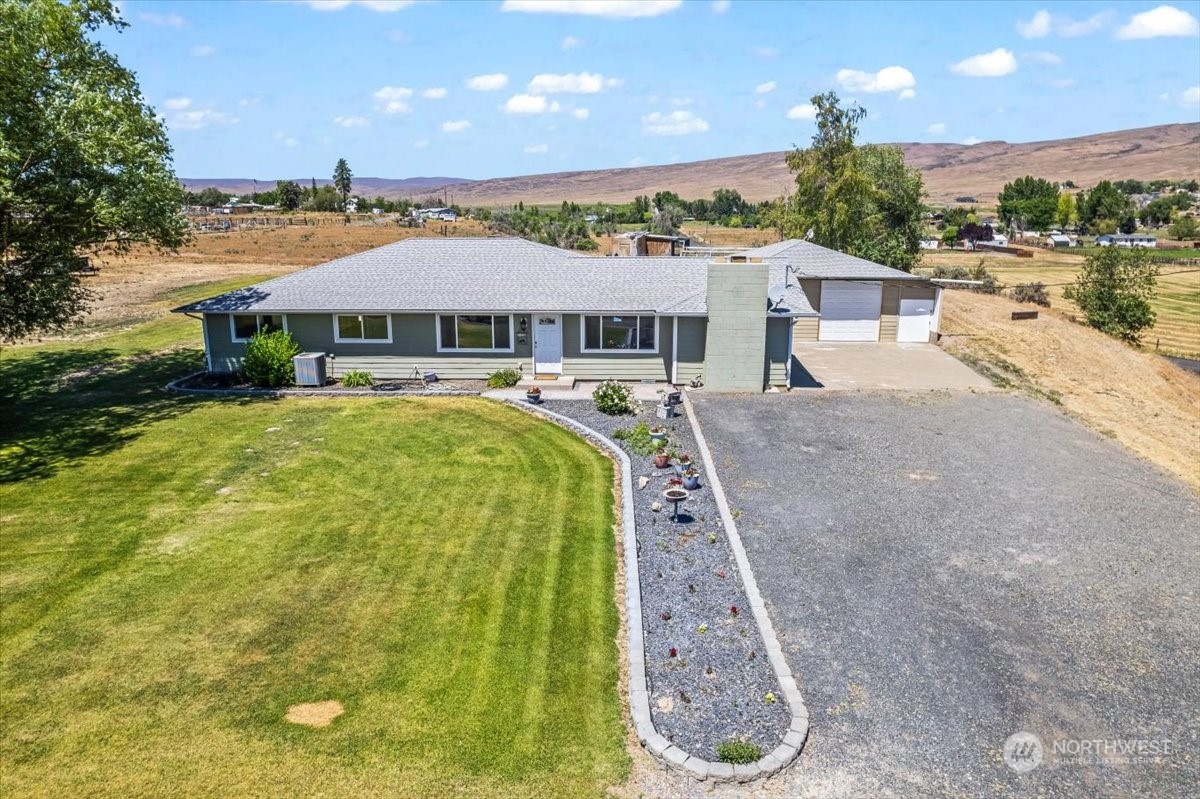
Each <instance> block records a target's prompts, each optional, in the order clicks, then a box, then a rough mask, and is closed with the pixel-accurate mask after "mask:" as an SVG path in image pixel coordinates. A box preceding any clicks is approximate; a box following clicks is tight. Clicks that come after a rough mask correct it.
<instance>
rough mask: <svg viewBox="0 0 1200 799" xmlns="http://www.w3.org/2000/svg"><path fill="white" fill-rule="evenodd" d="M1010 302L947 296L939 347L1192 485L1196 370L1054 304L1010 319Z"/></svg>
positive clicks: (1199, 420) (1199, 459) (1196, 453)
mask: <svg viewBox="0 0 1200 799" xmlns="http://www.w3.org/2000/svg"><path fill="white" fill-rule="evenodd" d="M1017 307H1021V306H1018V304H1017V303H1014V302H1012V301H1011V300H1008V299H1004V298H1001V297H986V296H981V295H977V294H969V293H966V292H961V291H951V292H948V294H947V296H946V300H945V305H944V308H943V316H942V330H943V333H944V334H946V336H945V337H944V338H943V344H944V346H945V347H946V349H947V350H949V351H950V352H953V353H954V354H956V355H958V356H959V357H960V358H962V359H963V360H965V361H967V362H968V363H972V364H973V365H975V367H976V368H977V369H979V370H980V371H982V372H984V373H985V374H989V375H990V376H992V378H993V380H994V381H996V382H998V383H1000V384H1001V385H1008V386H1012V387H1014V388H1018V389H1022V390H1026V391H1030V392H1032V393H1035V394H1039V395H1041V396H1044V397H1046V398H1048V399H1050V400H1051V401H1053V402H1056V403H1058V404H1060V405H1061V406H1062V408H1063V409H1064V410H1065V411H1066V412H1067V413H1069V414H1071V415H1072V416H1074V417H1075V418H1077V419H1079V420H1080V421H1081V422H1083V423H1084V424H1087V425H1088V426H1089V427H1092V428H1093V429H1095V430H1098V431H1099V432H1101V433H1103V434H1104V435H1107V436H1111V437H1112V438H1115V439H1116V440H1117V441H1120V442H1121V443H1122V444H1124V445H1125V446H1126V447H1128V448H1129V449H1130V450H1132V451H1133V452H1135V453H1137V454H1138V455H1141V456H1142V457H1144V458H1147V459H1149V460H1151V461H1153V462H1154V463H1157V464H1158V465H1159V466H1161V467H1163V468H1164V469H1166V470H1168V471H1170V472H1171V473H1173V474H1175V475H1176V476H1177V477H1179V478H1180V479H1181V480H1183V481H1184V482H1186V483H1188V484H1189V485H1191V486H1192V487H1193V488H1195V489H1197V490H1198V491H1200V376H1197V375H1195V374H1192V373H1190V372H1185V371H1184V370H1182V369H1180V368H1179V367H1177V366H1175V365H1174V364H1172V363H1170V362H1169V361H1167V360H1166V359H1164V358H1161V357H1159V356H1157V355H1153V354H1151V353H1148V352H1142V351H1139V350H1135V349H1133V348H1131V347H1127V346H1125V345H1124V344H1121V343H1120V342H1119V341H1116V340H1114V339H1111V338H1109V337H1108V336H1105V335H1104V334H1103V333H1100V332H1098V331H1096V330H1092V329H1091V328H1087V327H1083V326H1082V325H1079V324H1076V323H1074V322H1071V321H1069V320H1067V319H1066V318H1064V317H1063V316H1062V315H1061V314H1060V313H1058V312H1056V311H1054V310H1049V311H1045V310H1043V311H1042V313H1041V315H1040V316H1039V318H1038V319H1036V320H1032V321H1019V322H1014V321H1012V319H1011V311H1012V310H1013V309H1014V308H1017ZM1026 307H1027V306H1026Z"/></svg>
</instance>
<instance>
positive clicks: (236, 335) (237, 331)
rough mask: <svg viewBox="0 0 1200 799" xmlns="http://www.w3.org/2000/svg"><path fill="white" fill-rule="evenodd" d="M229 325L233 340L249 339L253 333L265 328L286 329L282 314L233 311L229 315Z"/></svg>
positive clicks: (260, 331)
mask: <svg viewBox="0 0 1200 799" xmlns="http://www.w3.org/2000/svg"><path fill="white" fill-rule="evenodd" d="M229 325H230V328H231V330H232V336H233V340H234V341H239V342H242V341H249V340H250V339H251V338H253V337H254V334H255V333H262V332H265V331H267V330H287V326H286V325H285V324H284V320H283V314H267V313H259V314H254V313H247V314H242V313H235V314H233V315H232V316H230V317H229Z"/></svg>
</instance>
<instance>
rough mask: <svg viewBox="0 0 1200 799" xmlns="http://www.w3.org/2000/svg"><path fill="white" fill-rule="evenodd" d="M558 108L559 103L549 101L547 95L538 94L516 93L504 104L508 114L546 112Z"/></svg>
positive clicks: (555, 110) (553, 111) (551, 111)
mask: <svg viewBox="0 0 1200 799" xmlns="http://www.w3.org/2000/svg"><path fill="white" fill-rule="evenodd" d="M558 110H559V105H558V103H552V102H547V101H546V98H545V97H542V96H540V95H536V94H515V95H513V96H512V97H509V98H508V101H507V102H506V103H505V104H504V113H506V114H545V113H547V112H549V113H555V112H557V111H558Z"/></svg>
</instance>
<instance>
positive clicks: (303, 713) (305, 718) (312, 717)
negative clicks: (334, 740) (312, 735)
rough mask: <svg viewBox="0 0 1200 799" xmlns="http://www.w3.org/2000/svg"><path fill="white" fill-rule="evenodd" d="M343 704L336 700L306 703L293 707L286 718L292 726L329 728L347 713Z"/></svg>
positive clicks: (289, 709)
mask: <svg viewBox="0 0 1200 799" xmlns="http://www.w3.org/2000/svg"><path fill="white" fill-rule="evenodd" d="M345 712H346V711H345V708H343V707H342V703H341V702H339V701H337V700H336V699H326V700H325V701H324V702H305V703H304V704H301V705H292V706H291V707H289V708H288V712H287V715H286V716H284V718H286V719H287V720H288V721H290V722H291V723H292V724H303V725H304V726H306V727H328V726H329V725H330V724H332V723H333V720H334V719H336V718H337V717H338V716H340V715H342V714H343V713H345Z"/></svg>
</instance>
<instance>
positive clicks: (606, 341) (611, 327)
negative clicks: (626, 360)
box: [583, 314, 658, 352]
mask: <svg viewBox="0 0 1200 799" xmlns="http://www.w3.org/2000/svg"><path fill="white" fill-rule="evenodd" d="M583 350H584V352H604V351H606V350H636V351H639V352H656V351H657V350H658V319H657V317H654V316H626V315H624V314H622V315H612V316H585V317H583Z"/></svg>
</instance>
